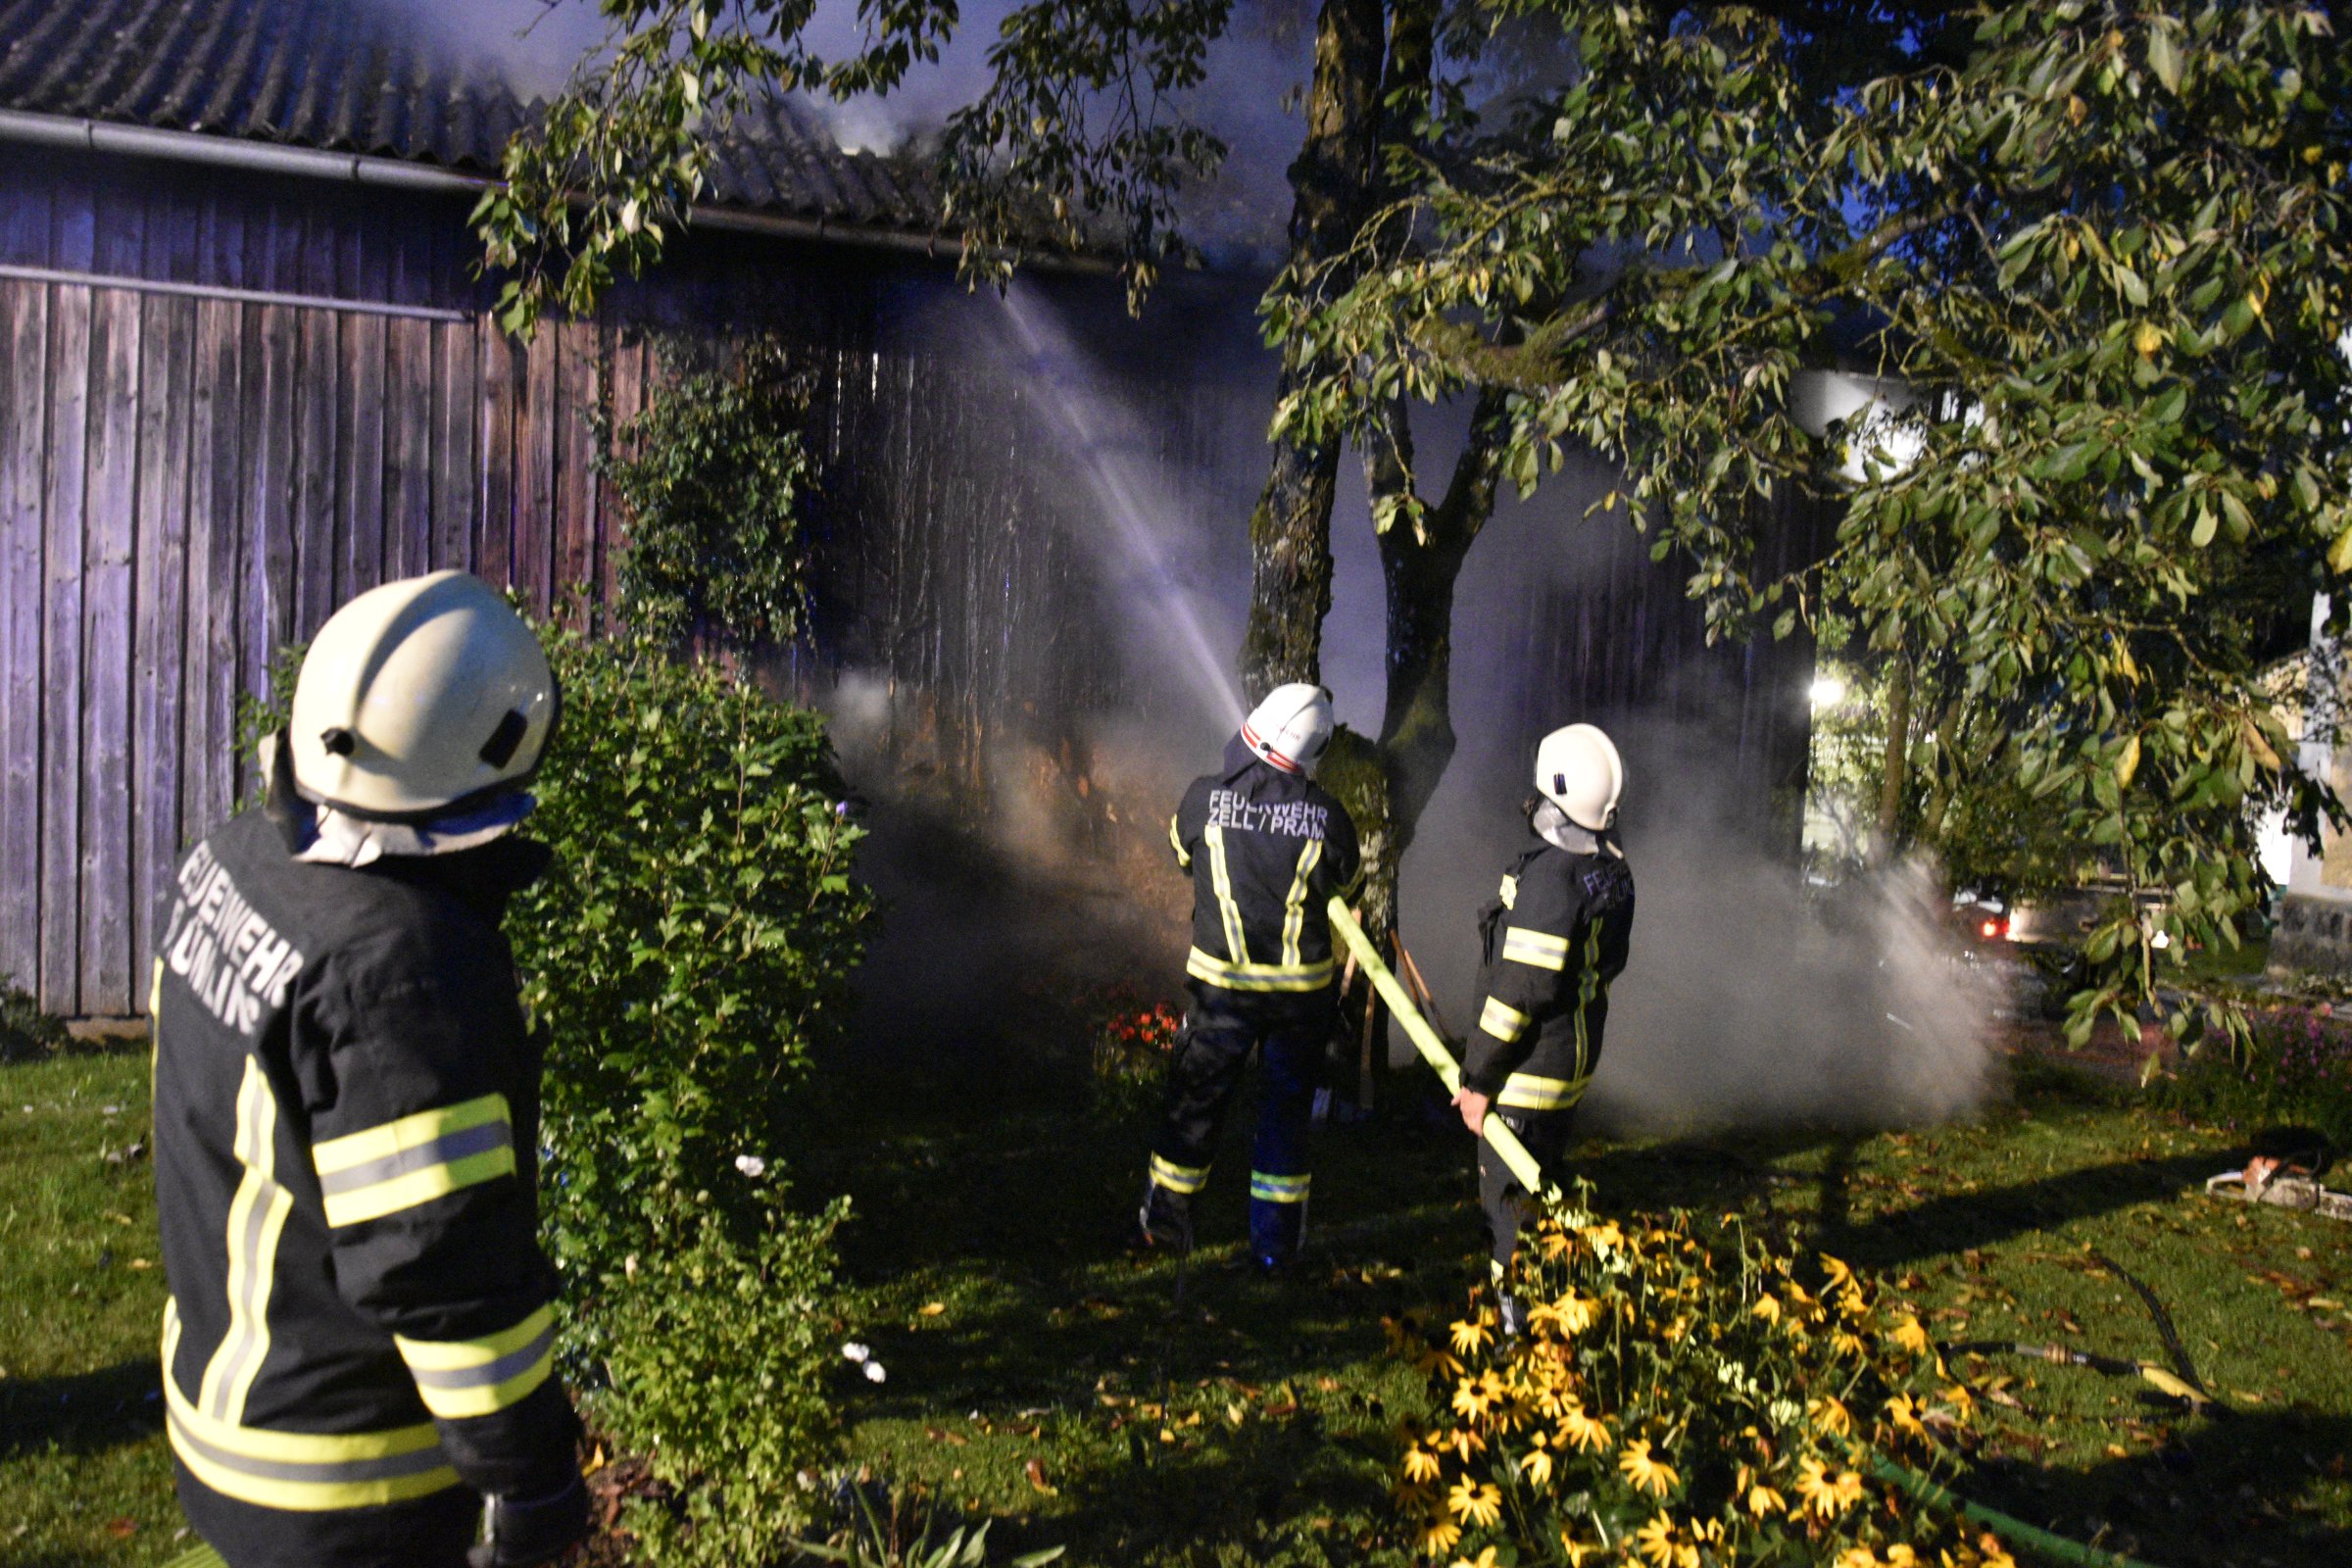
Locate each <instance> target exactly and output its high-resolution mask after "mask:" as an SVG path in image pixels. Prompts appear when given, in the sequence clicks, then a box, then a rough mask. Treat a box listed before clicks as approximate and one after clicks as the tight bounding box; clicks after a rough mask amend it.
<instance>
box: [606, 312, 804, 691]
mask: <svg viewBox="0 0 2352 1568" xmlns="http://www.w3.org/2000/svg"><path fill="white" fill-rule="evenodd" d="M663 358H664V360H665V361H666V362H667V364H668V366H669V368H670V370H671V376H672V378H671V379H670V380H669V383H668V384H667V385H665V386H664V387H662V390H661V391H660V392H659V393H658V394H657V395H656V396H655V398H654V400H653V401H652V403H651V404H650V405H649V406H648V407H647V408H646V410H645V411H644V412H643V413H641V414H639V415H638V416H637V417H634V418H632V419H630V420H628V421H627V422H626V423H625V424H621V425H619V426H617V427H616V428H615V427H611V426H603V427H600V428H599V430H598V432H597V436H598V439H597V443H596V446H597V456H596V470H597V472H598V474H599V475H600V476H602V477H603V478H604V480H605V481H606V483H608V484H610V485H611V486H612V487H613V495H614V496H615V497H616V498H617V499H618V500H619V502H620V504H621V509H622V511H623V513H624V514H625V515H626V517H627V523H628V529H627V542H626V544H625V545H624V546H623V548H622V551H621V557H620V571H619V588H620V605H619V608H620V614H621V617H622V618H623V619H624V620H626V621H628V622H629V623H630V624H631V625H633V626H635V627H637V628H638V629H640V630H642V631H644V632H645V633H647V634H648V635H649V636H651V637H653V638H654V639H656V640H657V641H661V642H664V643H676V642H678V641H679V640H680V639H682V638H684V637H685V636H687V635H688V634H689V633H690V632H694V631H697V630H703V631H708V632H710V633H711V634H714V635H715V636H717V637H718V638H720V639H721V640H723V641H725V642H728V643H732V644H735V645H737V646H742V645H745V644H751V643H762V642H784V641H787V640H789V639H790V638H791V637H792V636H793V635H794V634H795V633H797V632H798V631H799V630H800V627H801V622H802V616H803V614H804V613H805V611H806V608H807V602H808V571H809V549H808V544H807V541H806V537H805V514H806V512H807V509H808V504H809V498H810V495H811V493H812V491H813V488H814V486H815V482H816V458H815V455H814V454H813V453H811V452H810V451H809V444H808V441H807V439H806V437H805V436H804V433H803V432H804V430H805V428H806V426H807V424H808V420H809V382H808V378H807V377H806V376H805V375H804V374H802V373H801V372H799V371H797V370H796V369H795V368H793V366H792V363H791V360H790V357H789V355H788V354H787V352H786V350H785V348H784V346H783V345H782V344H781V343H779V342H777V341H776V340H775V339H773V338H767V337H760V338H754V339H752V340H751V341H749V342H747V343H744V344H741V345H738V346H737V347H736V348H735V350H734V351H733V353H732V355H731V358H730V363H728V364H727V365H725V366H723V367H705V368H693V367H691V366H689V365H688V364H686V363H685V361H684V351H683V350H680V349H677V348H675V347H670V346H665V348H664V353H663Z"/></svg>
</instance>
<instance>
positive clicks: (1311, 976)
mask: <svg viewBox="0 0 2352 1568" xmlns="http://www.w3.org/2000/svg"><path fill="white" fill-rule="evenodd" d="M1184 972H1185V973H1186V974H1189V975H1191V976H1192V977H1193V978H1194V979H1196V980H1202V981H1206V982H1207V983H1208V984H1210V985H1212V986H1223V987H1224V988H1225V989H1226V990H1228V991H1320V990H1322V989H1323V988H1324V987H1325V986H1327V985H1329V984H1331V977H1332V976H1333V975H1335V974H1337V973H1338V972H1339V964H1338V963H1337V962H1336V961H1335V960H1333V959H1330V958H1325V959H1324V960H1323V961H1322V962H1320V963H1300V964H1284V963H1227V962H1226V961H1225V960H1224V959H1222V958H1215V957H1211V956H1209V955H1207V954H1205V953H1202V952H1201V950H1200V949H1199V948H1195V949H1193V951H1192V956H1190V957H1188V958H1186V959H1185V960H1184Z"/></svg>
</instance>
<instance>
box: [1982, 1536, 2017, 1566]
mask: <svg viewBox="0 0 2352 1568" xmlns="http://www.w3.org/2000/svg"><path fill="white" fill-rule="evenodd" d="M1977 1550H1978V1551H1980V1552H1982V1553H1983V1554H1984V1555H1983V1558H1982V1568H2017V1559H2016V1558H2015V1557H2012V1556H2010V1555H2009V1551H2008V1548H2007V1547H2005V1546H2003V1545H2002V1544H2001V1542H2000V1538H1999V1537H1998V1536H1993V1535H1983V1536H1979V1537H1978V1538H1977Z"/></svg>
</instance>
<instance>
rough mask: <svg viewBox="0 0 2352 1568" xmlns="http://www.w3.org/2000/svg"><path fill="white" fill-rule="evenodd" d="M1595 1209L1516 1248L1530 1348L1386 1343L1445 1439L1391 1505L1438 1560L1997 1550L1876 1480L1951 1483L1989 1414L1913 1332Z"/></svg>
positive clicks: (1405, 1471) (1490, 1333)
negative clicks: (1412, 1375) (1895, 1468)
mask: <svg viewBox="0 0 2352 1568" xmlns="http://www.w3.org/2000/svg"><path fill="white" fill-rule="evenodd" d="M1589 1202H1590V1200H1589V1195H1588V1194H1582V1193H1580V1194H1579V1195H1578V1196H1577V1197H1575V1198H1574V1199H1572V1200H1570V1201H1565V1202H1561V1203H1558V1204H1555V1205H1554V1206H1552V1207H1551V1208H1550V1209H1549V1210H1548V1212H1546V1213H1545V1214H1544V1216H1543V1217H1542V1218H1541V1219H1540V1220H1539V1221H1538V1222H1537V1223H1536V1224H1535V1225H1534V1226H1532V1227H1531V1231H1530V1232H1529V1233H1527V1234H1525V1235H1523V1239H1522V1247H1521V1251H1520V1256H1521V1262H1520V1265H1519V1269H1518V1273H1517V1275H1516V1278H1515V1282H1514V1285H1513V1289H1514V1290H1515V1291H1517V1292H1520V1293H1522V1294H1523V1298H1524V1299H1525V1300H1526V1301H1527V1303H1528V1332H1527V1335H1526V1337H1525V1339H1524V1341H1523V1342H1521V1343H1518V1344H1510V1343H1505V1342H1499V1341H1498V1340H1497V1337H1496V1332H1495V1315H1494V1312H1493V1311H1492V1309H1491V1307H1486V1306H1482V1307H1481V1308H1479V1309H1478V1310H1477V1311H1476V1312H1475V1313H1474V1314H1473V1315H1471V1316H1469V1317H1466V1318H1464V1319H1462V1320H1460V1321H1457V1322H1455V1323H1453V1324H1452V1325H1451V1327H1450V1329H1449V1330H1448V1331H1447V1333H1446V1336H1445V1337H1444V1338H1443V1339H1439V1338H1435V1337H1432V1336H1430V1335H1429V1334H1428V1333H1427V1332H1426V1331H1425V1330H1423V1329H1422V1328H1421V1327H1420V1326H1419V1325H1418V1324H1415V1323H1413V1322H1410V1321H1399V1322H1393V1323H1392V1324H1391V1332H1392V1335H1393V1337H1394V1341H1395V1345H1396V1348H1397V1349H1398V1350H1399V1351H1400V1352H1401V1353H1403V1354H1406V1355H1408V1356H1411V1357H1412V1358H1413V1359H1414V1360H1415V1361H1416V1362H1417V1364H1418V1365H1419V1367H1420V1368H1421V1370H1422V1371H1423V1372H1424V1373H1425V1374H1426V1375H1427V1376H1428V1377H1429V1378H1430V1379H1431V1382H1432V1393H1433V1396H1434V1398H1433V1404H1435V1405H1436V1406H1437V1407H1438V1408H1440V1409H1442V1410H1443V1411H1444V1412H1446V1414H1445V1416H1444V1417H1442V1418H1441V1419H1439V1420H1438V1421H1437V1422H1436V1423H1435V1424H1433V1425H1431V1426H1429V1427H1428V1428H1426V1429H1419V1430H1410V1431H1408V1433H1407V1434H1406V1439H1407V1441H1406V1448H1405V1453H1404V1458H1403V1463H1402V1475H1401V1478H1400V1480H1399V1482H1398V1484H1397V1489H1396V1497H1397V1504H1398V1506H1399V1508H1400V1509H1401V1510H1402V1511H1403V1513H1404V1514H1405V1515H1406V1517H1407V1518H1408V1519H1409V1520H1410V1521H1411V1523H1412V1525H1413V1527H1414V1530H1415V1532H1416V1534H1417V1536H1418V1539H1419V1543H1420V1545H1421V1549H1422V1550H1423V1552H1424V1553H1425V1554H1426V1555H1428V1556H1430V1557H1432V1558H1436V1559H1439V1560H1445V1559H1446V1558H1447V1557H1448V1556H1451V1557H1453V1558H1454V1560H1455V1561H1457V1562H1460V1563H1467V1564H1470V1565H1472V1568H1495V1564H1498V1563H1512V1562H1517V1563H1539V1562H1541V1563H1566V1564H1572V1565H1574V1564H1583V1563H1587V1562H1595V1563H1599V1562H1609V1563H1617V1562H1623V1563H1635V1562H1640V1563H1647V1564H1652V1565H1654V1568H1699V1565H1700V1564H1702V1563H1705V1564H1729V1563H1816V1562H1835V1563H1837V1564H1838V1565H1839V1568H1873V1565H1903V1568H1908V1565H1925V1564H1931V1563H1943V1564H1951V1565H1960V1568H1969V1565H1976V1568H2009V1565H2010V1563H2011V1561H2012V1559H2011V1558H2010V1557H2009V1555H2008V1554H2007V1552H2005V1551H2004V1550H2003V1549H2002V1548H2001V1546H2000V1544H1999V1543H1998V1542H1997V1541H1995V1540H1994V1539H1993V1538H1992V1537H1990V1536H1988V1535H1983V1534H1972V1533H1971V1532H1970V1531H1969V1530H1967V1529H1965V1528H1964V1527H1963V1525H1962V1522H1961V1521H1960V1520H1959V1519H1958V1518H1957V1516H1956V1515H1953V1514H1951V1513H1949V1512H1945V1511H1938V1510H1937V1509H1935V1508H1932V1507H1929V1506H1925V1505H1923V1504H1921V1503H1919V1502H1917V1501H1915V1500H1914V1499H1913V1498H1912V1497H1911V1496H1909V1495H1906V1494H1905V1493H1903V1492H1901V1491H1899V1490H1896V1489H1894V1488H1892V1487H1889V1486H1887V1485H1885V1484H1883V1483H1880V1482H1876V1481H1874V1480H1873V1479H1871V1477H1872V1474H1873V1471H1872V1466H1873V1464H1874V1462H1875V1461H1876V1459H1877V1458H1878V1457H1879V1456H1885V1457H1888V1458H1892V1459H1894V1460H1896V1461H1897V1462H1899V1463H1901V1464H1904V1465H1906V1466H1909V1467H1910V1468H1912V1469H1914V1470H1919V1471H1932V1470H1936V1469H1938V1468H1941V1469H1947V1470H1948V1469H1949V1468H1951V1467H1952V1464H1953V1462H1954V1459H1955V1458H1956V1456H1957V1453H1958V1451H1959V1449H1960V1447H1961V1446H1962V1445H1963V1444H1964V1443H1965V1442H1967V1441H1969V1440H1970V1437H1971V1431H1970V1429H1971V1427H1972V1424H1973V1422H1974V1419H1975V1415H1976V1406H1975V1401H1974V1399H1973V1398H1972V1397H1971V1396H1970V1394H1969V1391H1968V1389H1967V1388H1966V1387H1965V1386H1964V1385H1963V1384H1962V1383H1960V1382H1959V1381H1958V1380H1957V1379H1956V1378H1954V1377H1953V1376H1951V1375H1950V1373H1949V1372H1948V1371H1947V1369H1946V1368H1945V1366H1944V1364H1943V1361H1942V1358H1941V1357H1940V1356H1939V1355H1938V1354H1937V1352H1936V1347H1935V1346H1934V1344H1933V1343H1932V1342H1931V1341H1930V1340H1929V1338H1928V1334H1927V1331H1926V1330H1925V1329H1924V1328H1923V1327H1922V1326H1921V1324H1920V1321H1919V1318H1918V1316H1917V1314H1916V1313H1915V1312H1914V1311H1913V1310H1912V1309H1911V1308H1910V1307H1909V1306H1908V1305H1906V1304H1903V1303H1900V1302H1888V1301H1886V1300H1884V1299H1881V1298H1880V1296H1879V1295H1878V1293H1877V1292H1876V1291H1875V1290H1874V1289H1873V1287H1872V1286H1871V1285H1869V1284H1868V1283H1867V1282H1866V1281H1864V1280H1863V1279H1862V1278H1860V1277H1858V1276H1857V1275H1856V1274H1855V1273H1854V1272H1853V1271H1852V1270H1851V1269H1849V1268H1848V1267H1847V1266H1846V1265H1845V1264H1844V1263H1842V1262H1840V1261H1838V1259H1837V1258H1834V1257H1829V1256H1826V1255H1822V1254H1817V1253H1810V1252H1804V1251H1785V1250H1777V1249H1776V1248H1774V1247H1773V1246H1771V1245H1770V1244H1768V1243H1767V1242H1766V1241H1765V1240H1763V1239H1762V1238H1760V1237H1758V1236H1756V1235H1754V1234H1752V1233H1750V1232H1748V1231H1746V1230H1744V1229H1742V1228H1740V1227H1739V1226H1738V1225H1737V1224H1736V1223H1734V1222H1729V1221H1727V1227H1726V1229H1725V1230H1724V1232H1723V1233H1722V1234H1721V1235H1720V1236H1719V1237H1717V1238H1715V1239H1713V1240H1712V1241H1710V1240H1706V1239H1702V1236H1701V1234H1700V1232H1699V1229H1698V1227H1697V1226H1696V1225H1694V1224H1693V1222H1692V1221H1691V1218H1690V1216H1688V1215H1687V1214H1682V1213H1676V1214H1673V1215H1669V1216H1666V1217H1663V1218H1648V1217H1641V1218H1627V1219H1604V1218H1601V1217H1599V1216H1597V1215H1596V1214H1594V1213H1593V1211H1592V1209H1591V1208H1590V1206H1589Z"/></svg>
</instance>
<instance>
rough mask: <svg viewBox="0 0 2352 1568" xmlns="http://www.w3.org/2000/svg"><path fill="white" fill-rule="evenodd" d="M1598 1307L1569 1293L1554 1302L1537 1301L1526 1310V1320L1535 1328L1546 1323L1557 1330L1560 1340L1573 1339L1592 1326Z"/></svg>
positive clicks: (1592, 1302) (1595, 1303)
mask: <svg viewBox="0 0 2352 1568" xmlns="http://www.w3.org/2000/svg"><path fill="white" fill-rule="evenodd" d="M1599 1305H1600V1303H1599V1302H1598V1301H1596V1300H1588V1299H1585V1298H1584V1297H1581V1296H1579V1295H1577V1294H1576V1293H1575V1292H1574V1291H1570V1292H1569V1293H1568V1294H1567V1295H1566V1296H1563V1297H1561V1298H1560V1299H1558V1300H1556V1301H1538V1302H1537V1303H1536V1304H1535V1305H1534V1306H1532V1307H1530V1308H1529V1309H1528V1313H1527V1320H1528V1322H1529V1323H1531V1324H1534V1325H1536V1326H1537V1327H1542V1326H1543V1325H1544V1324H1546V1323H1548V1324H1550V1325H1551V1326H1552V1327H1553V1328H1555V1329H1557V1330H1559V1332H1560V1337H1561V1338H1562V1339H1573V1338H1575V1337H1576V1336H1577V1335H1579V1334H1582V1333H1584V1332H1585V1330H1587V1329H1589V1328H1591V1327H1592V1326H1593V1317H1594V1315H1595V1311H1596V1309H1597V1308H1598V1307H1599Z"/></svg>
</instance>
